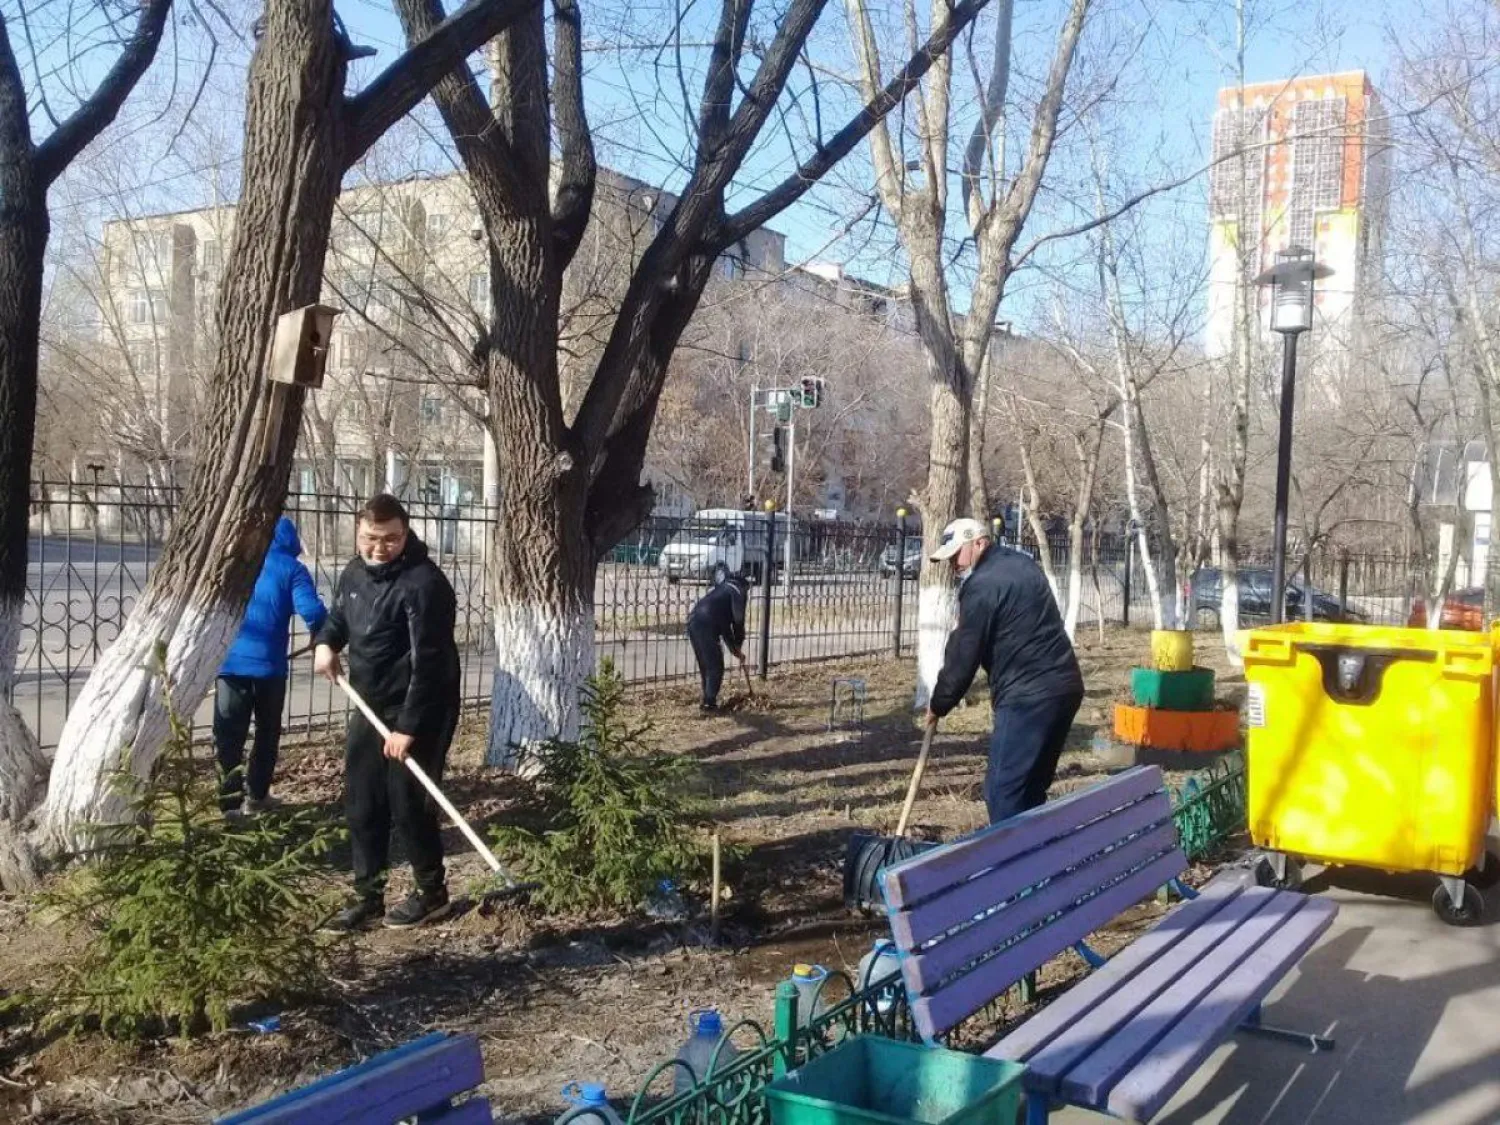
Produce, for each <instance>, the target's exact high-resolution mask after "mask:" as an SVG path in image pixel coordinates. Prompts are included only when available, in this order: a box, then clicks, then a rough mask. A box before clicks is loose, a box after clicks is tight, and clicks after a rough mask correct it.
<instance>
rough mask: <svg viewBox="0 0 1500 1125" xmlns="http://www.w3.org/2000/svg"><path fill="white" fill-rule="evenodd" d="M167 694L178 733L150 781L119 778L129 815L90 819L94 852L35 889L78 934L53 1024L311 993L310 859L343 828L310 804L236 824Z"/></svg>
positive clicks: (225, 1020)
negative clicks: (46, 887) (98, 821)
mask: <svg viewBox="0 0 1500 1125" xmlns="http://www.w3.org/2000/svg"><path fill="white" fill-rule="evenodd" d="M162 667H164V661H163V654H162V652H161V650H160V648H159V649H158V652H157V674H158V675H161V676H162V681H163V690H164V692H165V694H166V697H167V711H168V715H169V721H170V724H171V734H170V737H169V738H168V740H167V743H166V746H165V748H164V749H163V751H162V753H161V756H160V758H159V759H158V761H157V763H156V767H155V769H154V770H153V772H152V774H151V776H150V778H148V779H146V780H141V779H140V778H137V777H135V776H134V775H133V774H131V773H130V771H129V769H128V766H127V767H126V768H125V769H122V771H121V772H120V774H119V775H118V776H117V778H116V781H115V783H116V785H118V786H119V791H120V792H121V793H122V794H123V795H124V798H125V802H126V807H127V815H126V817H125V818H124V819H123V820H122V821H121V822H119V823H116V824H113V825H109V826H102V827H100V828H98V829H96V830H95V833H94V837H93V839H92V840H91V845H92V846H91V848H90V851H89V853H88V860H89V862H88V863H87V864H85V865H84V866H83V867H81V868H80V869H79V870H78V871H76V872H74V873H73V874H72V875H71V876H69V877H68V878H65V879H64V880H63V881H62V882H61V883H60V884H59V885H58V886H57V887H56V888H54V889H52V890H50V891H48V892H46V893H44V894H43V895H42V896H40V901H41V903H42V905H43V906H44V907H48V908H50V909H51V911H52V912H53V913H54V915H55V916H56V917H57V918H58V919H59V920H60V921H61V922H62V923H63V924H65V925H70V926H72V927H73V928H75V929H76V930H79V931H81V932H82V933H83V935H84V944H83V948H82V950H81V952H80V953H79V954H78V955H77V956H76V957H74V958H72V959H71V960H70V961H69V963H68V964H67V965H66V966H65V967H64V968H63V971H62V975H61V977H60V979H58V980H57V981H56V983H55V985H54V987H53V988H52V989H51V991H50V992H49V993H48V994H47V995H46V996H45V998H44V999H45V1006H46V1008H47V1009H48V1011H47V1014H46V1015H45V1016H44V1018H43V1022H44V1024H45V1025H47V1026H53V1027H56V1026H61V1027H66V1028H70V1029H77V1028H82V1027H87V1026H93V1025H97V1026H99V1027H100V1028H101V1029H102V1030H103V1031H105V1032H106V1033H107V1034H110V1035H114V1036H119V1037H124V1038H136V1037H142V1036H150V1035H157V1034H161V1033H163V1032H176V1033H178V1034H184V1035H196V1034H201V1033H202V1032H204V1031H207V1030H212V1031H222V1030H223V1029H225V1028H226V1027H228V1026H229V1022H230V1011H231V1007H232V1006H233V1005H235V1004H239V1003H246V1002H251V1001H280V1000H288V999H295V998H296V997H298V996H306V995H309V994H312V993H315V992H316V991H317V989H318V988H319V986H320V985H321V984H322V983H323V982H324V981H325V976H324V972H323V950H322V949H321V947H320V946H319V944H318V942H317V941H315V940H314V936H313V935H314V931H315V929H316V927H317V925H318V922H319V920H320V919H321V918H322V917H323V915H324V912H325V911H326V910H327V909H328V905H329V904H328V902H327V901H326V896H325V895H324V894H323V893H322V891H321V889H320V884H321V883H322V873H321V872H320V870H319V868H318V866H317V864H316V862H315V861H316V860H317V859H318V857H320V856H322V855H323V854H325V853H326V852H327V851H328V849H329V848H330V847H331V846H332V845H333V843H334V842H335V841H336V840H337V839H338V838H339V837H340V836H341V835H342V829H340V828H338V827H336V826H335V825H332V824H329V823H328V822H326V821H325V820H323V819H322V818H321V817H320V816H318V815H317V814H316V813H314V812H300V813H291V814H282V815H277V816H267V817H260V818H256V819H253V820H249V821H246V822H243V823H238V824H232V823H229V822H227V821H226V820H225V818H224V817H223V816H222V814H221V813H220V811H219V807H218V799H217V794H216V792H215V789H214V786H213V784H212V783H211V781H210V778H209V776H208V771H204V770H203V769H202V768H201V766H200V764H199V763H197V762H195V761H194V759H193V743H192V730H191V728H190V727H189V725H188V723H187V722H186V721H184V719H183V718H182V717H181V716H180V715H179V714H178V713H177V712H176V710H175V708H173V707H172V705H171V684H170V682H169V681H168V679H167V678H166V676H165V675H164V673H162V671H161V669H162Z"/></svg>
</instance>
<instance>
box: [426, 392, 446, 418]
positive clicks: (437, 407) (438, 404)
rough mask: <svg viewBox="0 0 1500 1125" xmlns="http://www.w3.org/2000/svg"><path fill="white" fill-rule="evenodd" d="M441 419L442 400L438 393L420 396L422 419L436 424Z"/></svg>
mask: <svg viewBox="0 0 1500 1125" xmlns="http://www.w3.org/2000/svg"><path fill="white" fill-rule="evenodd" d="M442 420H443V400H442V397H441V396H439V395H423V396H422V421H423V422H425V423H427V424H428V425H436V424H438V423H439V422H441V421H442Z"/></svg>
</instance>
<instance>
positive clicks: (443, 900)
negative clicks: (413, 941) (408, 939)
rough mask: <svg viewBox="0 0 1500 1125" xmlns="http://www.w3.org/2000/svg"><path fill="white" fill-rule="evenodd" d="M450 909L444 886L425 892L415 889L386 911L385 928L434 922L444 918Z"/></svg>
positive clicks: (408, 926) (402, 927) (407, 928)
mask: <svg viewBox="0 0 1500 1125" xmlns="http://www.w3.org/2000/svg"><path fill="white" fill-rule="evenodd" d="M451 909H452V906H451V904H450V903H449V902H448V890H447V888H446V887H439V888H438V889H437V890H435V891H429V892H426V893H423V892H421V891H417V892H414V893H412V894H409V895H407V896H406V901H405V902H403V903H401V905H399V906H396V907H393V908H391V909H390V910H389V911H387V912H386V916H385V928H386V929H388V930H409V929H411V928H412V927H413V926H421V925H425V924H426V923H428V922H436V921H437V920H438V919H439V918H446V917H448V912H449V911H450V910H451Z"/></svg>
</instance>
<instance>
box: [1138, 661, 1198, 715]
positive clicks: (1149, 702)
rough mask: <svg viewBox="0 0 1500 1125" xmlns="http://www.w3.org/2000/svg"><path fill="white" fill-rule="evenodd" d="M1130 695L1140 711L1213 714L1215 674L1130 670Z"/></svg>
mask: <svg viewBox="0 0 1500 1125" xmlns="http://www.w3.org/2000/svg"><path fill="white" fill-rule="evenodd" d="M1130 694H1131V695H1132V696H1134V698H1135V705H1136V706H1137V707H1155V708H1157V709H1159V710H1162V711H1212V710H1213V709H1214V670H1213V669H1212V668H1194V669H1193V670H1192V671H1190V672H1158V671H1157V670H1156V669H1155V668H1132V669H1131V670H1130Z"/></svg>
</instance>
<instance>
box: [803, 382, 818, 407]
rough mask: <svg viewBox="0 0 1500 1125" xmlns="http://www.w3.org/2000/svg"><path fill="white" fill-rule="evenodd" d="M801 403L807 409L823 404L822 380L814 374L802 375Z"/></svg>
mask: <svg viewBox="0 0 1500 1125" xmlns="http://www.w3.org/2000/svg"><path fill="white" fill-rule="evenodd" d="M802 405H803V406H805V407H807V409H809V410H813V409H816V408H817V407H819V406H822V405H823V380H822V379H819V378H818V377H817V376H816V375H804V376H803V377H802Z"/></svg>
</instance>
